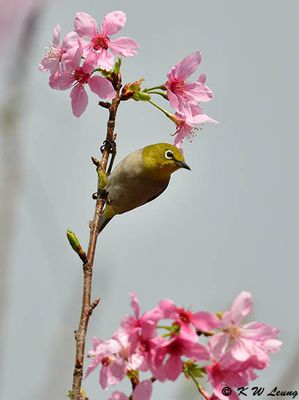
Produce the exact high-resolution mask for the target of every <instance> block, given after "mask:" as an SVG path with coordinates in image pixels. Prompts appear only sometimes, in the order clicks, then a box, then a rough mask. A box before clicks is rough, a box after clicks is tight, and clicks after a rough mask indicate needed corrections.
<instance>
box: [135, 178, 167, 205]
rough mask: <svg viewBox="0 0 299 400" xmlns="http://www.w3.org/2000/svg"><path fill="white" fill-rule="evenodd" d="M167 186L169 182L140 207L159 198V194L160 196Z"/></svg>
mask: <svg viewBox="0 0 299 400" xmlns="http://www.w3.org/2000/svg"><path fill="white" fill-rule="evenodd" d="M168 184H169V180H168V181H167V182H166V183H165V186H163V188H162V189H161V190H160V191H159V192H158V193H156V194H155V195H154V196H152V197H151V198H150V199H148V200H146V201H145V202H144V203H142V204H141V205H142V206H143V205H144V204H146V203H149V202H150V201H152V200H155V199H156V198H157V197H159V196H160V194H162V193H163V192H164V190H165V189H166V188H167V186H168Z"/></svg>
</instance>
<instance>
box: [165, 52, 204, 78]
mask: <svg viewBox="0 0 299 400" xmlns="http://www.w3.org/2000/svg"><path fill="white" fill-rule="evenodd" d="M200 61H201V55H200V53H199V51H196V52H195V53H193V54H190V55H189V56H187V57H185V58H184V59H183V60H181V61H180V62H178V63H177V64H176V65H175V66H174V67H173V68H172V69H171V71H170V72H169V73H168V74H167V78H168V80H170V81H171V80H173V79H179V80H185V79H187V78H188V77H189V76H190V75H192V74H193V72H195V71H196V69H197V67H198V66H199V64H200Z"/></svg>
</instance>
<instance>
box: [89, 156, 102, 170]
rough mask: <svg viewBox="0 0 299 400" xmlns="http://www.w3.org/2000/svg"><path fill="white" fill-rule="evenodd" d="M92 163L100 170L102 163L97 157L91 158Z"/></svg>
mask: <svg viewBox="0 0 299 400" xmlns="http://www.w3.org/2000/svg"><path fill="white" fill-rule="evenodd" d="M91 161H92V162H93V164H94V165H95V166H96V167H97V168H99V166H100V165H101V163H100V161H99V160H98V159H97V158H95V157H93V156H92V157H91Z"/></svg>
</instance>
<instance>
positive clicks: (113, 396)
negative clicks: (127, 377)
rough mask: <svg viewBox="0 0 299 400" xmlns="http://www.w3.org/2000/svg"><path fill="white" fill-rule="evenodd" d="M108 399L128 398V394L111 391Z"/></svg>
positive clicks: (121, 399)
mask: <svg viewBox="0 0 299 400" xmlns="http://www.w3.org/2000/svg"><path fill="white" fill-rule="evenodd" d="M108 400H129V398H128V396H126V395H125V394H124V393H123V392H119V391H117V392H113V393H112V394H111V396H109V398H108Z"/></svg>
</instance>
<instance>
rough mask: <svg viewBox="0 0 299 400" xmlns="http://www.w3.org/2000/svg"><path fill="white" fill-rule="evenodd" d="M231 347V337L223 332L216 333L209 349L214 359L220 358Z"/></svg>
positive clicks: (210, 341)
mask: <svg viewBox="0 0 299 400" xmlns="http://www.w3.org/2000/svg"><path fill="white" fill-rule="evenodd" d="M228 346H229V336H228V335H227V334H225V333H223V332H220V333H216V335H214V336H212V337H211V339H210V340H209V347H210V349H211V352H212V354H213V356H214V357H216V358H220V357H221V356H222V355H223V354H224V353H225V352H226V350H227V348H228Z"/></svg>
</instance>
